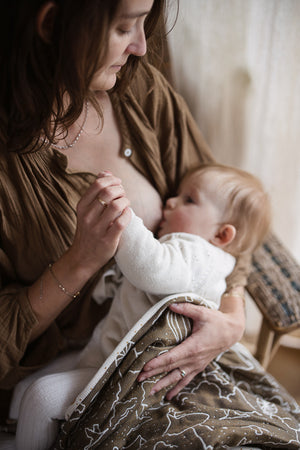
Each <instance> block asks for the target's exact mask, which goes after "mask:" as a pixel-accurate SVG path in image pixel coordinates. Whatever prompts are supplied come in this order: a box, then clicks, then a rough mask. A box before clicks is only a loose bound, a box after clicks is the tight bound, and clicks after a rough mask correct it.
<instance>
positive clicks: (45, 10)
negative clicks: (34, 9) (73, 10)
mask: <svg viewBox="0 0 300 450" xmlns="http://www.w3.org/2000/svg"><path fill="white" fill-rule="evenodd" d="M56 12H57V4H56V3H55V2H53V1H47V2H46V3H44V4H43V5H42V6H41V8H40V9H39V11H38V14H37V19H36V25H37V32H38V34H39V36H40V38H41V39H42V40H43V41H44V42H46V43H47V44H49V43H50V42H51V39H52V32H53V26H54V21H55V16H56Z"/></svg>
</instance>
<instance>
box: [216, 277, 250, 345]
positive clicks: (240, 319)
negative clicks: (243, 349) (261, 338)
mask: <svg viewBox="0 0 300 450" xmlns="http://www.w3.org/2000/svg"><path fill="white" fill-rule="evenodd" d="M219 309H220V311H221V312H222V313H224V314H226V318H227V325H228V326H227V327H226V330H225V332H224V334H225V336H224V338H225V339H227V340H228V343H227V347H228V348H229V347H230V346H231V345H233V344H234V343H235V342H237V341H239V340H240V339H241V338H242V336H243V333H244V330H245V291H244V288H243V287H242V286H236V287H234V288H232V289H231V290H230V291H229V292H227V293H225V294H223V296H222V298H221V304H220V308H219Z"/></svg>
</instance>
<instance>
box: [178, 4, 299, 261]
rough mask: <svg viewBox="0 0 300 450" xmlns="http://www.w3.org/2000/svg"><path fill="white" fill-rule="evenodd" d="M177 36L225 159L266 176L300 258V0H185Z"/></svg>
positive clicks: (183, 73)
mask: <svg viewBox="0 0 300 450" xmlns="http://www.w3.org/2000/svg"><path fill="white" fill-rule="evenodd" d="M171 9H172V8H171ZM172 16H173V14H172V10H171V12H170V20H169V23H170V22H171V21H172ZM169 44H170V52H171V58H172V63H173V64H174V80H175V84H176V86H177V90H179V92H181V93H182V94H183V96H184V97H185V99H186V100H187V102H188V104H189V106H190V108H191V110H192V112H193V115H194V117H195V118H196V120H197V122H198V124H199V126H200V128H201V130H202V132H203V134H204V136H205V138H206V140H207V141H208V143H209V144H210V146H211V148H212V149H213V151H214V154H215V155H216V157H217V159H218V160H219V161H221V162H224V163H228V164H233V165H236V166H239V167H242V168H244V169H246V170H249V171H250V172H252V173H254V174H256V175H257V176H259V177H260V178H261V179H262V180H263V182H264V185H265V187H266V189H267V190H268V192H269V193H270V195H271V199H272V204H273V213H274V226H273V228H274V230H275V231H276V233H277V235H278V236H279V237H280V238H281V240H282V241H283V242H284V243H285V244H286V245H287V246H288V248H289V249H290V250H291V252H292V253H293V254H294V256H295V257H296V258H297V259H298V260H299V261H300V1H299V0H180V11H179V17H178V20H177V23H176V25H175V28H174V29H173V31H171V33H170V35H169Z"/></svg>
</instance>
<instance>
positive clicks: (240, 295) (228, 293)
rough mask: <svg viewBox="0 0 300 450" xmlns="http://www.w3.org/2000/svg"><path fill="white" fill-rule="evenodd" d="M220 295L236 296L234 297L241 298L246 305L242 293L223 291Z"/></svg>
mask: <svg viewBox="0 0 300 450" xmlns="http://www.w3.org/2000/svg"><path fill="white" fill-rule="evenodd" d="M222 297H236V298H241V299H242V300H243V304H244V306H245V305H246V299H245V296H244V295H242V294H237V293H234V294H230V292H225V293H224V294H223V295H222Z"/></svg>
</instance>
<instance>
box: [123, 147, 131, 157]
mask: <svg viewBox="0 0 300 450" xmlns="http://www.w3.org/2000/svg"><path fill="white" fill-rule="evenodd" d="M124 155H125V156H126V158H129V157H130V156H131V155H132V150H131V148H126V149H125V150H124Z"/></svg>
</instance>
